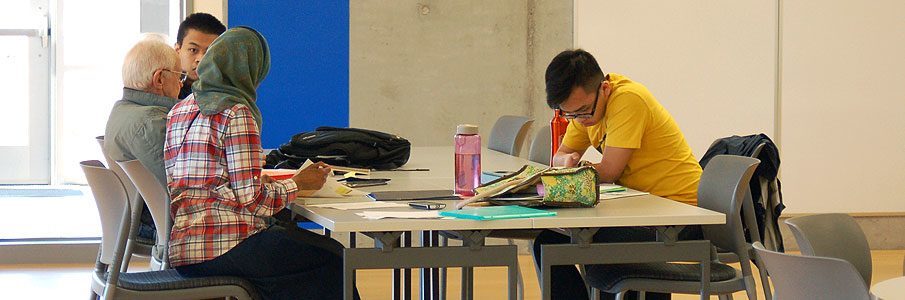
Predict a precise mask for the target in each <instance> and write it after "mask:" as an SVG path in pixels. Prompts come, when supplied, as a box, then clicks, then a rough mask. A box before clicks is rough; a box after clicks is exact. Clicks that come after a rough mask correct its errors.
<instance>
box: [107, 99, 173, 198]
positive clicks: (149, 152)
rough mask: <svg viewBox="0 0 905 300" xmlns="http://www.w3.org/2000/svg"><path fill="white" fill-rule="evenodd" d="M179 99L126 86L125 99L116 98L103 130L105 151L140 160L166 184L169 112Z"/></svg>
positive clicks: (117, 155)
mask: <svg viewBox="0 0 905 300" xmlns="http://www.w3.org/2000/svg"><path fill="white" fill-rule="evenodd" d="M176 102H179V100H178V99H174V98H169V97H165V96H160V95H155V94H151V93H147V92H142V91H138V90H133V89H130V88H123V99H122V100H119V101H116V104H114V105H113V110H112V111H110V118H109V119H107V128H106V130H105V131H104V151H106V152H107V155H109V156H110V158H112V159H113V160H116V161H123V160H133V159H138V160H139V161H141V163H142V164H143V165H145V167H147V168H148V169H149V170H151V173H154V176H155V177H157V180H159V181H160V184H162V185H163V186H164V187H166V186H167V179H166V171H165V170H164V166H163V142H164V138H165V136H166V131H167V113H168V112H169V111H170V109H171V108H173V105H176Z"/></svg>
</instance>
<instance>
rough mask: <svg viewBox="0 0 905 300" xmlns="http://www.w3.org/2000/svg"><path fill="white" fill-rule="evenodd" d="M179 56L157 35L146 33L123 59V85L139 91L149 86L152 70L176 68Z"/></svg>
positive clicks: (172, 69)
mask: <svg viewBox="0 0 905 300" xmlns="http://www.w3.org/2000/svg"><path fill="white" fill-rule="evenodd" d="M178 59H179V57H178V56H177V55H176V50H173V48H172V47H170V46H169V45H167V44H166V43H164V41H163V40H161V39H160V38H159V36H157V37H154V36H152V35H148V36H146V37H145V38H143V39H142V40H141V41H139V42H138V43H136V44H135V46H132V49H131V50H129V53H127V54H126V59H125V61H123V86H125V87H127V88H131V89H136V90H140V91H147V90H149V89H150V88H151V80H152V78H153V76H154V72H156V71H157V70H160V69H168V70H171V71H176V72H180V71H182V70H176V62H177V60H178Z"/></svg>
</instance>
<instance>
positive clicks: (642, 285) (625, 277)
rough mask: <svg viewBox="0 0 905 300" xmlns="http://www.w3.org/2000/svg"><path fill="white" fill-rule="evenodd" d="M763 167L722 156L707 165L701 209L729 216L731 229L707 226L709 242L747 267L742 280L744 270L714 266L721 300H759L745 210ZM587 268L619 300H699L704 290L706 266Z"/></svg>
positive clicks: (744, 159) (597, 284) (592, 279)
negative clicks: (683, 298) (737, 299)
mask: <svg viewBox="0 0 905 300" xmlns="http://www.w3.org/2000/svg"><path fill="white" fill-rule="evenodd" d="M759 163H760V161H759V160H757V159H754V158H750V157H743V156H730V155H718V156H716V157H714V158H713V160H711V161H710V163H709V164H707V168H706V169H704V174H703V175H702V176H701V182H700V185H699V187H698V206H699V207H702V208H706V209H709V210H713V211H717V212H721V213H723V214H725V215H726V224H720V225H706V226H702V230H703V233H704V238H705V239H708V240H710V242H711V243H713V245H714V246H716V247H719V248H721V249H725V250H728V251H731V252H733V253H735V255H737V256H738V257H739V264H740V265H741V274H739V270H736V269H735V268H733V267H732V266H729V265H727V264H723V263H720V262H718V261H714V262H713V263H712V264H711V270H710V275H711V283H710V292H711V294H716V295H721V298H722V297H731V293H733V292H736V291H741V290H744V291H746V292H747V294H748V299H757V287H756V286H755V283H754V277H753V276H752V273H751V260H750V258H749V253H750V252H749V249H748V247H747V244H746V242H745V236H744V233H743V231H742V224H741V221H742V219H741V216H740V214H739V210H740V209H741V205H742V199H743V198H744V196H745V193H747V191H748V182H749V181H750V180H751V176H752V174H753V173H754V169H755V168H756V167H757V165H758V164H759ZM652 255H656V254H652ZM714 259H715V260H716V256H715V251H714ZM586 268H587V271H588V273H589V274H594V275H595V276H590V277H588V282H589V283H590V284H591V286H593V287H595V288H597V289H600V290H603V291H607V292H609V293H619V295H617V299H622V298H621V297H622V296H623V294H624V292H626V291H650V292H664V293H682V294H698V293H700V289H701V282H700V281H701V266H700V265H698V264H676V263H633V264H618V265H588V266H586ZM727 295H728V296H727Z"/></svg>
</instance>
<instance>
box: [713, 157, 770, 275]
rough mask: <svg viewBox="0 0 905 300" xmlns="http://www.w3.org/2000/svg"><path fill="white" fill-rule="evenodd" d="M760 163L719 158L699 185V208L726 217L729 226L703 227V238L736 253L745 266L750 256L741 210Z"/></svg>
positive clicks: (715, 159)
mask: <svg viewBox="0 0 905 300" xmlns="http://www.w3.org/2000/svg"><path fill="white" fill-rule="evenodd" d="M759 163H760V160H758V159H755V158H750V157H744V156H734V155H717V156H715V157H714V158H713V159H712V160H710V163H708V164H707V167H705V168H704V173H703V174H702V175H701V181H700V184H699V185H698V206H699V207H702V208H706V209H709V210H713V211H717V212H721V213H723V214H725V215H726V224H720V225H707V226H703V227H702V229H703V232H704V237H705V238H706V239H708V240H710V242H711V243H713V244H714V245H715V246H717V247H719V248H722V249H725V250H728V251H731V252H734V253H735V254H736V255H738V257H739V261H740V262H742V263H748V261H749V258H750V257H749V254H748V246H747V244H746V243H745V236H744V230H743V229H742V218H741V215H740V213H739V211H740V210H741V205H742V200H743V199H744V197H745V194H746V193H747V192H748V182H749V181H750V180H751V176H752V175H753V174H754V169H755V168H757V165H758V164H759Z"/></svg>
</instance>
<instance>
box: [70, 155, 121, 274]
mask: <svg viewBox="0 0 905 300" xmlns="http://www.w3.org/2000/svg"><path fill="white" fill-rule="evenodd" d="M80 165H81V167H82V172H84V173H85V179H86V180H87V181H88V186H89V187H91V194H92V195H94V201H95V203H97V212H98V215H100V218H101V249H100V250H101V254H100V257H99V259H100V261H101V262H102V263H104V264H107V265H112V264H114V263H115V262H116V259H120V260H121V258H118V257H117V255H120V253H117V244H118V242H119V241H120V240H123V241H125V240H126V236H127V235H128V229H129V224H130V222H129V221H130V218H131V217H130V215H129V213H128V212H129V208H128V207H127V206H126V203H127V202H126V189H125V187H123V184H122V181H120V180H119V177H117V176H116V174H114V173H113V171H111V170H110V169H107V168H106V167H104V164H102V163H101V162H100V161H97V160H88V161H83V162H81V163H80Z"/></svg>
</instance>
